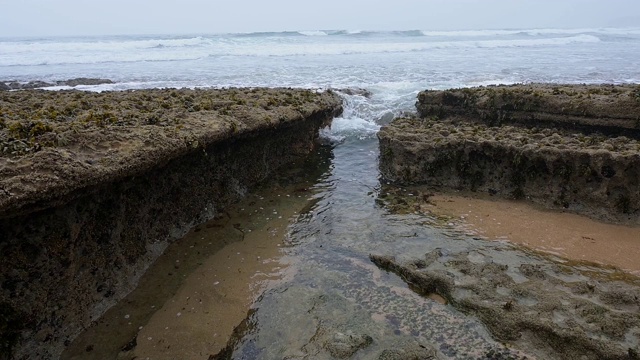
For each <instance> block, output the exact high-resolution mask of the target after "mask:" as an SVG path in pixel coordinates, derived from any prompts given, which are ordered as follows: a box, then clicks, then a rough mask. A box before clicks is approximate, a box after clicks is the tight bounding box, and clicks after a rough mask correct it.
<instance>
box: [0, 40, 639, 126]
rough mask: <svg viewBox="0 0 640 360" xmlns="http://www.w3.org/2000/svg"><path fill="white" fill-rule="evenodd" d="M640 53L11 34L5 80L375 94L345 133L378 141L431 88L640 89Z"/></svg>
mask: <svg viewBox="0 0 640 360" xmlns="http://www.w3.org/2000/svg"><path fill="white" fill-rule="evenodd" d="M638 54H640V28H619V29H618V28H600V29H520V30H511V29H507V30H472V31H469V30H467V31H420V30H415V31H396V32H393V31H388V32H376V31H358V30H334V31H299V32H296V31H293V32H278V33H243V34H218V35H203V34H197V35H186V36H182V35H180V36H178V35H162V36H160V35H157V36H152V35H149V36H104V37H64V38H0V80H18V81H25V82H26V81H30V80H43V81H56V80H66V79H70V78H75V77H95V78H108V79H111V80H113V81H115V82H116V84H109V85H99V86H81V87H79V88H80V89H84V90H92V91H104V90H123V89H140V88H151V87H209V86H212V87H232V86H249V87H253V86H267V87H279V86H284V87H305V88H347V87H359V88H366V89H368V90H370V91H371V92H372V93H373V97H372V99H370V100H367V101H363V99H360V98H359V97H357V96H355V97H354V96H347V97H346V105H347V112H346V114H345V116H344V118H343V119H342V120H343V121H341V120H340V119H339V120H338V121H337V122H336V123H335V129H334V132H337V133H342V135H341V136H344V135H346V136H349V135H357V136H367V135H370V134H372V133H375V131H377V129H378V127H379V125H380V124H382V123H384V122H386V121H388V120H389V119H390V117H391V116H392V115H393V114H395V113H398V112H400V111H405V110H412V109H413V103H414V101H415V95H416V94H417V92H418V91H420V90H423V89H442V88H449V87H461V86H477V85H489V84H509V83H519V82H558V83H631V82H634V83H636V82H640V66H639V65H638V60H637V56H638ZM63 88H64V87H58V89H63ZM54 89H55V88H54ZM345 119H347V120H348V121H344V120H345Z"/></svg>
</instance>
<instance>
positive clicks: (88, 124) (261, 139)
mask: <svg viewBox="0 0 640 360" xmlns="http://www.w3.org/2000/svg"><path fill="white" fill-rule="evenodd" d="M36 103H41V104H43V105H42V106H41V107H32V104H36ZM0 104H1V105H2V107H1V109H2V112H1V113H0V117H1V118H0V121H2V125H0V142H2V145H3V147H4V148H7V149H8V150H7V151H5V152H4V154H3V157H2V158H0V253H2V254H3V256H2V258H3V261H2V262H0V339H1V340H0V350H2V351H0V353H2V354H13V355H6V356H5V357H6V358H11V357H13V358H24V357H26V358H51V357H56V356H57V355H58V354H60V352H61V351H62V350H63V349H64V346H65V344H68V343H69V342H70V341H71V339H73V338H74V337H75V336H76V335H77V334H78V333H79V332H80V331H81V330H82V329H83V328H85V327H86V326H88V325H90V324H91V322H92V321H94V320H96V319H97V318H98V317H99V316H100V315H101V314H102V313H104V311H106V309H108V308H109V307H110V306H112V305H113V304H115V303H116V302H117V301H118V300H119V299H121V298H123V297H124V296H125V295H126V294H127V293H128V292H129V291H131V290H132V289H133V288H134V287H135V285H136V282H137V279H138V278H139V277H140V276H141V275H142V274H143V273H144V271H145V269H146V268H147V267H148V265H149V264H150V263H152V262H153V261H154V260H155V259H156V258H157V257H158V256H159V255H160V254H161V253H162V252H163V250H164V249H165V248H166V246H167V245H168V243H169V242H171V241H172V240H174V239H177V238H179V237H181V236H182V235H183V234H184V233H186V232H187V231H188V230H189V228H190V227H191V226H192V225H193V224H196V223H199V222H202V221H204V220H206V219H208V218H211V217H212V216H214V215H215V214H216V213H218V212H219V211H220V209H221V208H222V207H224V206H225V205H227V204H229V203H231V202H233V201H236V200H237V199H239V198H241V197H242V196H244V194H246V192H247V191H248V189H250V188H251V186H253V185H255V184H256V183H258V182H260V181H261V180H263V179H265V178H266V177H267V176H269V174H271V173H273V172H274V171H277V169H278V168H279V167H281V166H283V165H285V164H289V163H291V162H292V161H295V160H298V159H300V158H301V157H304V156H305V155H307V154H308V153H309V152H310V151H311V150H312V149H313V148H314V143H315V140H316V138H317V134H318V129H319V128H320V127H322V126H324V125H327V124H328V123H329V122H330V121H331V119H332V118H333V117H334V116H336V115H337V114H339V113H340V111H341V100H340V98H339V97H338V96H336V95H334V94H332V93H315V92H311V91H308V90H290V89H253V90H251V89H229V90H171V89H169V90H144V91H135V92H118V93H102V94H93V93H80V92H35V91H23V92H6V93H2V94H0ZM38 112H42V114H41V115H38ZM34 129H35V130H34ZM0 150H2V149H0Z"/></svg>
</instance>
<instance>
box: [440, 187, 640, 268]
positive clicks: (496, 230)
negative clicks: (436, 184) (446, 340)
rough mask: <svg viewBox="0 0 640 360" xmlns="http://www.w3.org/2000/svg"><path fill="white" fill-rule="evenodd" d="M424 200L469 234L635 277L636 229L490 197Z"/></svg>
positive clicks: (639, 255) (639, 235) (639, 254)
mask: <svg viewBox="0 0 640 360" xmlns="http://www.w3.org/2000/svg"><path fill="white" fill-rule="evenodd" d="M429 201H430V202H431V204H432V205H429V206H428V208H429V210H431V211H432V212H434V213H436V214H441V215H448V216H452V217H454V218H456V219H459V220H460V224H461V226H463V227H465V229H466V230H468V231H469V232H472V233H477V234H478V235H481V236H484V237H487V238H489V239H499V240H508V241H510V242H513V243H516V244H521V245H524V246H527V247H529V248H532V249H535V250H541V251H544V252H548V253H552V254H555V255H558V256H561V257H565V258H568V259H572V260H580V261H590V262H595V263H599V264H605V265H613V266H616V267H619V268H621V269H623V270H625V271H628V272H631V273H633V274H635V275H640V261H638V259H640V226H623V225H616V224H608V223H604V222H600V221H596V220H593V219H590V218H587V217H585V216H580V215H576V214H571V213H564V212H559V211H550V210H545V209H542V208H540V207H537V206H535V205H531V204H528V203H525V202H520V201H509V200H503V199H496V198H490V197H479V196H474V197H468V196H459V195H449V194H447V195H444V194H437V195H434V196H431V197H430V198H429Z"/></svg>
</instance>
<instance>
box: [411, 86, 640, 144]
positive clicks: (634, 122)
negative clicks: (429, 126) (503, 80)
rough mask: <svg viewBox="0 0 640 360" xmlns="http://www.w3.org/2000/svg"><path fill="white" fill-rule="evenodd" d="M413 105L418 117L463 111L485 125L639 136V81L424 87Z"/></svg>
mask: <svg viewBox="0 0 640 360" xmlns="http://www.w3.org/2000/svg"><path fill="white" fill-rule="evenodd" d="M416 107H417V109H418V112H419V113H420V115H421V116H422V117H439V118H443V117H450V116H463V117H466V118H467V119H470V120H473V121H481V122H484V123H487V124H489V125H501V124H508V123H517V124H519V125H525V126H530V127H535V126H554V127H563V128H568V129H572V130H579V131H583V132H593V131H599V132H603V133H605V134H616V135H626V136H633V137H639V136H640V86H639V85H560V84H524V85H510V86H488V87H476V88H465V89H451V90H445V91H429V90H427V91H423V92H421V93H420V94H419V95H418V102H417V104H416ZM545 123H546V124H547V125H544V124H545Z"/></svg>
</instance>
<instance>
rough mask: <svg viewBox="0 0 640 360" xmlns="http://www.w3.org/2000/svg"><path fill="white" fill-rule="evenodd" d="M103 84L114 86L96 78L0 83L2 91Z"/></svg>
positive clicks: (109, 81)
mask: <svg viewBox="0 0 640 360" xmlns="http://www.w3.org/2000/svg"><path fill="white" fill-rule="evenodd" d="M102 84H113V81H111V80H109V79H96V78H75V79H69V80H59V81H55V82H46V81H28V82H20V81H16V80H9V81H0V91H2V90H5V91H8V90H26V89H37V88H47V87H52V86H70V87H76V86H79V85H102Z"/></svg>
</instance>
